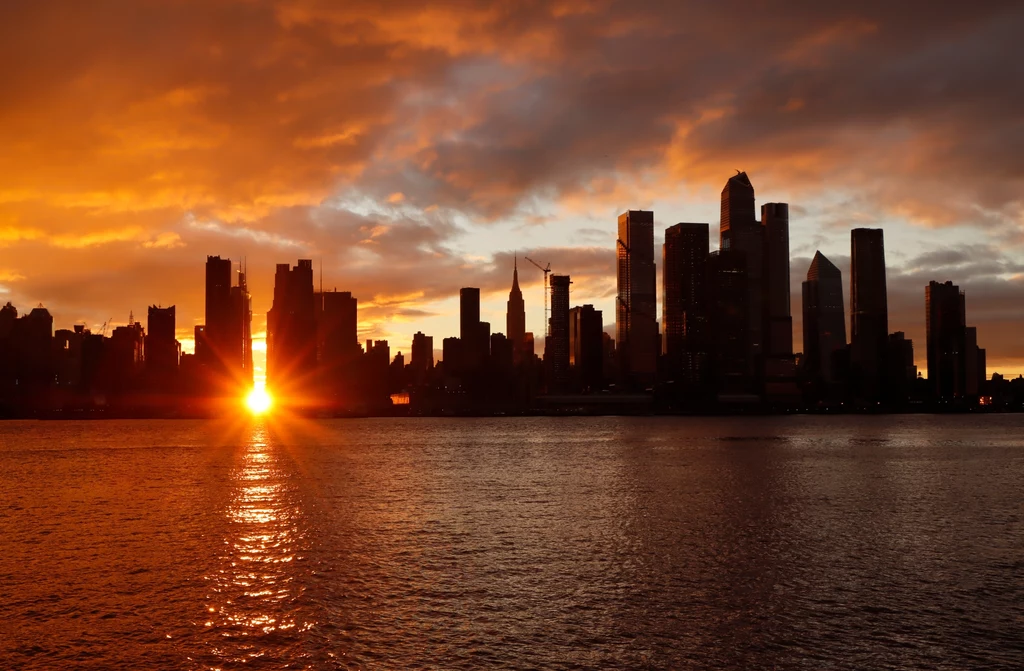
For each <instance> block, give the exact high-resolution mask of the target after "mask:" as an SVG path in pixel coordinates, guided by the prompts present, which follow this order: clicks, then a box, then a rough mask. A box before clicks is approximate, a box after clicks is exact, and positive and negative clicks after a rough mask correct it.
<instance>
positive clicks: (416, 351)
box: [409, 331, 434, 382]
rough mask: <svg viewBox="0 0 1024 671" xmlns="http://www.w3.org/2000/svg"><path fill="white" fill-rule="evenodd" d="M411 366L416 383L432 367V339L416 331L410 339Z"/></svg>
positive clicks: (420, 380) (421, 379)
mask: <svg viewBox="0 0 1024 671" xmlns="http://www.w3.org/2000/svg"><path fill="white" fill-rule="evenodd" d="M409 364H410V365H411V366H412V368H413V371H414V374H415V376H416V380H417V382H422V381H423V378H424V376H425V375H426V373H427V371H429V370H430V369H432V368H433V367H434V339H433V338H432V337H431V336H428V335H424V334H423V333H422V332H421V331H417V332H416V334H415V335H413V337H412V360H411V361H410V362H409Z"/></svg>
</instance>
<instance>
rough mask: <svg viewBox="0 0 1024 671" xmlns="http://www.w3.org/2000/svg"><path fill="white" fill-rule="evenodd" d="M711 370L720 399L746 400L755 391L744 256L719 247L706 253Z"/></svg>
mask: <svg viewBox="0 0 1024 671" xmlns="http://www.w3.org/2000/svg"><path fill="white" fill-rule="evenodd" d="M708 273H709V277H710V279H711V282H710V289H711V290H710V299H711V300H710V305H711V319H710V325H711V342H712V369H713V375H714V381H715V386H716V388H717V390H718V394H719V400H732V399H740V398H742V399H743V400H747V399H748V398H749V397H750V396H751V395H752V394H754V380H753V377H752V375H751V362H750V357H751V352H752V348H751V346H750V329H749V326H750V320H749V319H748V316H749V315H748V311H747V310H748V307H747V301H748V300H749V298H750V291H749V280H748V277H747V267H746V257H745V255H743V254H740V253H738V252H732V251H729V250H725V249H723V250H718V251H716V252H712V253H711V254H710V255H708Z"/></svg>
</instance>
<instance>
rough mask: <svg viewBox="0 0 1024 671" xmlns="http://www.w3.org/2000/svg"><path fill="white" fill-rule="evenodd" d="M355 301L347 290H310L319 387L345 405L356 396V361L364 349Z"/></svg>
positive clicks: (354, 401)
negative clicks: (314, 314)
mask: <svg viewBox="0 0 1024 671" xmlns="http://www.w3.org/2000/svg"><path fill="white" fill-rule="evenodd" d="M358 303H359V301H358V300H357V299H356V298H355V297H353V296H352V294H351V293H350V292H348V291H338V290H336V289H335V290H334V291H325V292H316V293H314V294H313V305H314V309H315V312H316V337H317V348H316V349H317V362H318V369H319V375H320V387H321V389H323V390H324V392H325V393H327V394H329V395H330V396H331V397H332V398H333V401H334V402H335V403H341V404H342V405H347V406H353V405H355V404H356V402H357V400H358V399H357V398H356V397H357V389H356V388H357V385H358V381H357V377H358V370H357V364H358V362H359V360H360V358H361V356H362V353H363V351H362V348H360V346H359V333H358V329H359V323H358V322H359V316H358Z"/></svg>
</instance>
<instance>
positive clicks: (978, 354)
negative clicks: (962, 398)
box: [964, 326, 986, 399]
mask: <svg viewBox="0 0 1024 671" xmlns="http://www.w3.org/2000/svg"><path fill="white" fill-rule="evenodd" d="M965 334H966V335H965V338H964V350H965V352H966V356H965V362H964V375H965V378H966V379H965V380H964V392H965V394H966V396H967V398H968V399H974V398H977V397H978V396H981V395H984V393H983V392H984V390H985V379H986V368H985V367H986V356H985V350H984V349H982V348H980V347H978V329H977V328H975V327H974V326H968V327H967V328H966V329H965Z"/></svg>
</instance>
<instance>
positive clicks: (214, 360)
mask: <svg viewBox="0 0 1024 671" xmlns="http://www.w3.org/2000/svg"><path fill="white" fill-rule="evenodd" d="M232 317H233V310H232V305H231V259H222V258H221V257H219V256H207V257H206V360H205V361H203V362H202V363H203V364H205V365H207V366H209V367H210V368H211V370H213V371H216V372H217V373H221V372H224V371H226V370H229V369H230V368H231V363H233V362H234V361H235V359H237V358H238V357H236V356H234V354H235V352H234V347H233V345H234V344H236V343H234V342H233V337H232V336H233V331H234V328H233V327H234V326H235V321H236V320H234V319H232ZM237 345H238V349H239V357H240V356H241V354H240V352H241V346H242V344H241V339H239V341H238V343H237Z"/></svg>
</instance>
